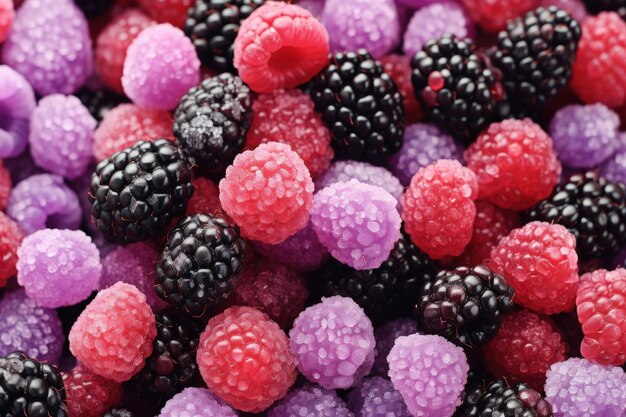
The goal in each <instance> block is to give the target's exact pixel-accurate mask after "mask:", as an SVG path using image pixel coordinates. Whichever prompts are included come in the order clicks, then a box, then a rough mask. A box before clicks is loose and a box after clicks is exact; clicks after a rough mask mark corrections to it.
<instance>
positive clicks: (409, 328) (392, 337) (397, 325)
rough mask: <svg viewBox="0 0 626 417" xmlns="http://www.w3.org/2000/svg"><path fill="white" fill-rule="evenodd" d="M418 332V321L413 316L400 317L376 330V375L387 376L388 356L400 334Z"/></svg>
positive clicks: (374, 371)
mask: <svg viewBox="0 0 626 417" xmlns="http://www.w3.org/2000/svg"><path fill="white" fill-rule="evenodd" d="M414 333H417V322H416V321H415V320H413V319H412V318H408V317H405V318H400V319H396V320H391V321H388V322H387V323H385V324H383V325H381V326H379V327H377V328H376V329H375V330H374V337H375V338H376V359H375V360H374V367H373V368H372V372H373V373H375V374H376V375H382V376H387V373H388V372H389V362H387V356H388V355H389V352H391V348H392V347H393V345H394V343H395V342H396V339H397V338H399V337H400V336H409V335H412V334H414Z"/></svg>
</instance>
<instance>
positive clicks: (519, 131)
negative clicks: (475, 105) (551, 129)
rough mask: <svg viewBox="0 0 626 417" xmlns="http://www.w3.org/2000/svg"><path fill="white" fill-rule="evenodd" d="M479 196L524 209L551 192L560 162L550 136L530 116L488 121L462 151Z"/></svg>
mask: <svg viewBox="0 0 626 417" xmlns="http://www.w3.org/2000/svg"><path fill="white" fill-rule="evenodd" d="M465 160H466V161H467V166H468V168H470V169H471V170H472V171H474V173H475V174H476V178H477V179H478V185H479V187H480V193H479V194H480V197H481V198H485V199H487V200H489V201H491V202H492V203H494V204H496V205H498V206H500V207H502V208H505V209H510V210H525V209H527V208H530V207H532V206H533V205H535V204H537V203H538V202H539V201H541V200H543V199H545V198H546V197H548V196H549V195H550V193H552V189H553V188H554V186H555V185H556V184H557V182H558V180H559V176H560V175H561V163H560V162H559V160H558V159H557V157H556V152H555V151H554V148H553V147H552V139H550V137H549V136H548V135H547V134H546V133H545V132H544V131H543V130H542V129H541V127H539V125H537V124H535V123H534V122H533V121H531V120H530V119H524V120H514V119H508V120H505V121H503V122H500V123H493V124H491V125H490V126H489V127H488V128H487V129H486V130H485V131H484V132H482V133H481V134H480V135H479V136H478V140H477V141H476V142H475V143H473V144H472V145H471V146H470V147H469V149H468V150H467V151H466V152H465Z"/></svg>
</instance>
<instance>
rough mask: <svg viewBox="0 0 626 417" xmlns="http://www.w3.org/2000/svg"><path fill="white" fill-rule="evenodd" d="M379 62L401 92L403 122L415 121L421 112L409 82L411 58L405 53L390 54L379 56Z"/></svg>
mask: <svg viewBox="0 0 626 417" xmlns="http://www.w3.org/2000/svg"><path fill="white" fill-rule="evenodd" d="M380 63H381V64H382V66H383V69H384V70H385V72H386V73H387V74H389V76H390V77H391V79H392V80H393V82H394V83H396V87H398V91H399V92H400V94H402V104H403V105H404V121H405V124H406V125H408V124H410V123H416V122H417V121H418V120H419V119H420V118H421V116H422V112H421V110H420V106H419V103H418V102H417V98H415V93H413V84H411V59H410V58H409V57H408V56H405V55H396V54H390V55H386V56H384V57H382V58H380Z"/></svg>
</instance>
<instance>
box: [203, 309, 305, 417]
mask: <svg viewBox="0 0 626 417" xmlns="http://www.w3.org/2000/svg"><path fill="white" fill-rule="evenodd" d="M197 360H198V368H199V369H200V373H201V374H202V378H203V379H204V382H206V384H207V386H208V387H209V389H210V390H211V391H212V392H213V393H215V395H217V396H218V397H219V398H221V399H222V400H224V401H225V402H226V403H227V404H229V405H230V406H232V407H233V408H236V409H237V410H242V411H247V412H255V413H256V412H260V411H263V410H265V409H267V408H269V407H270V406H271V405H272V404H273V403H274V402H275V401H277V400H279V399H281V398H282V397H284V396H285V394H287V391H288V390H289V388H290V387H291V386H292V385H293V383H294V382H295V380H296V374H297V372H296V366H295V361H294V357H293V355H292V354H291V352H290V351H289V341H288V339H287V335H286V334H285V332H283V331H282V330H281V329H280V327H278V325H277V324H276V323H274V322H273V321H271V320H270V319H269V318H268V317H267V315H266V314H264V313H262V312H261V311H259V310H257V309H255V308H251V307H231V308H229V309H227V310H226V311H224V312H223V313H222V314H219V315H217V316H215V317H213V318H212V319H211V320H209V323H208V324H207V327H206V329H205V331H204V332H203V333H202V334H201V335H200V345H199V347H198V354H197Z"/></svg>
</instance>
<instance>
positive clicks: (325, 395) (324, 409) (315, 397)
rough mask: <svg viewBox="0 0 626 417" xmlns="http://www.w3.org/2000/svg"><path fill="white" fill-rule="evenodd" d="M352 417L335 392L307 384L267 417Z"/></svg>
mask: <svg viewBox="0 0 626 417" xmlns="http://www.w3.org/2000/svg"><path fill="white" fill-rule="evenodd" d="M287 416H294V417H354V415H353V414H352V413H351V412H350V411H349V410H348V408H347V407H346V403H345V402H343V400H342V399H341V398H339V397H338V396H337V394H336V393H335V391H332V390H329V389H325V388H322V387H320V386H317V385H311V384H307V385H305V386H303V387H301V388H296V389H294V390H293V391H291V392H290V393H289V394H287V396H285V397H284V398H283V399H282V400H280V401H279V402H278V403H277V404H276V405H275V406H274V407H272V408H271V409H270V410H269V411H268V413H267V417H287Z"/></svg>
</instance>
